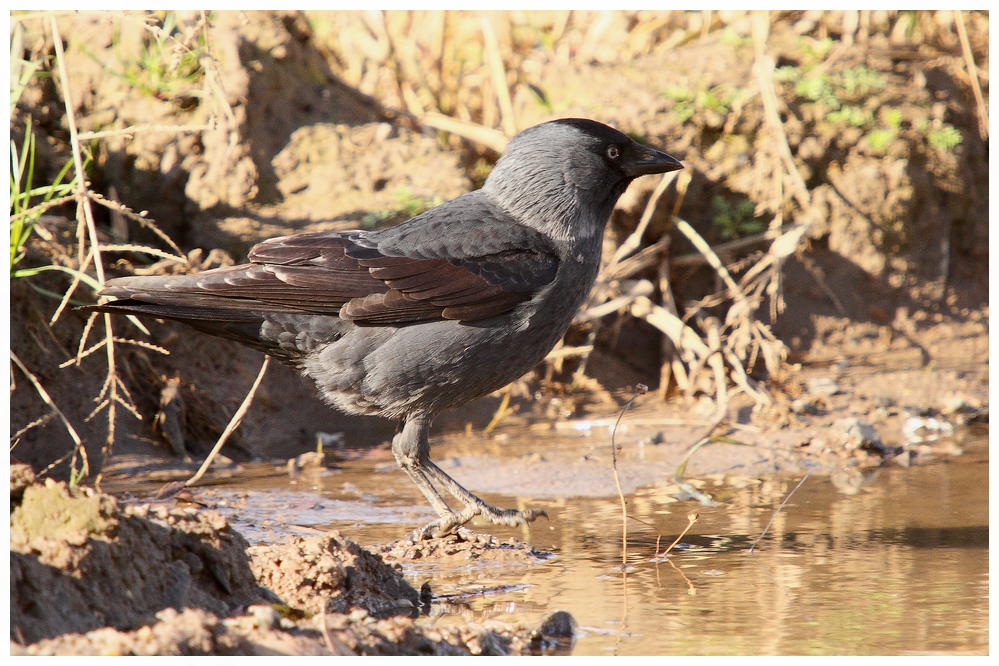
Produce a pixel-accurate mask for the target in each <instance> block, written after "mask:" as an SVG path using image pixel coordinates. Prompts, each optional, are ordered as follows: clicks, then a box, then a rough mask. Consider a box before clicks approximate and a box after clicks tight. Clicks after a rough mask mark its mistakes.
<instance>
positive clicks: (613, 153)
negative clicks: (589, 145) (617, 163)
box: [607, 144, 621, 160]
mask: <svg viewBox="0 0 999 666" xmlns="http://www.w3.org/2000/svg"><path fill="white" fill-rule="evenodd" d="M619 157H621V149H620V148H618V147H617V146H615V145H613V144H611V145H609V146H607V159H609V160H616V159H617V158H619Z"/></svg>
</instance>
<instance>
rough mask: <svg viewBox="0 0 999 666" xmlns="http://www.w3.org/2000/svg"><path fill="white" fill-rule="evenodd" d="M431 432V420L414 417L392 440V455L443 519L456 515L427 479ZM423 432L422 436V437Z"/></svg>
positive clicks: (407, 421) (407, 420)
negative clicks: (426, 468)
mask: <svg viewBox="0 0 999 666" xmlns="http://www.w3.org/2000/svg"><path fill="white" fill-rule="evenodd" d="M429 430H430V423H429V419H426V418H425V417H412V418H408V419H406V423H405V425H403V428H402V430H401V431H400V432H399V433H397V434H396V436H395V437H393V438H392V455H394V456H395V461H396V463H398V465H399V467H401V468H402V469H403V471H405V472H406V474H408V475H409V478H411V479H412V480H413V483H415V484H416V487H417V488H419V489H420V492H422V493H423V496H424V497H426V498H427V501H428V502H430V506H432V507H434V511H436V512H437V515H438V516H440V517H441V518H444V517H445V516H452V515H454V511H452V510H451V507H449V506H448V505H447V502H445V501H444V498H443V497H441V494H440V493H439V492H437V489H436V488H434V485H433V484H432V483H431V482H430V479H428V478H427V474H426V472H425V471H424V469H423V464H422V461H428V462H429V460H430V440H429V437H428V435H427V433H428V432H429ZM421 431H422V436H421Z"/></svg>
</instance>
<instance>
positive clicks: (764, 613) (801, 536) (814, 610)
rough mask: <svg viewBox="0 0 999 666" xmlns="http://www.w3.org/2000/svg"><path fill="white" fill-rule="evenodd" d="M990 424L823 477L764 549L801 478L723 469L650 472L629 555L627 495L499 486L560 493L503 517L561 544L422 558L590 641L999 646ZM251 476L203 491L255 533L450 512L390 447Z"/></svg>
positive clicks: (479, 604)
mask: <svg viewBox="0 0 999 666" xmlns="http://www.w3.org/2000/svg"><path fill="white" fill-rule="evenodd" d="M979 435H980V436H979V437H977V438H975V439H972V440H968V441H965V442H964V443H963V446H964V450H965V453H964V455H962V456H959V457H957V458H952V459H949V460H948V461H947V462H938V463H932V464H926V465H923V466H918V467H912V468H908V469H904V468H901V467H894V466H893V467H886V468H884V469H883V470H881V472H880V474H878V475H877V477H876V478H874V479H872V480H871V482H870V483H869V484H868V485H866V486H865V487H864V488H862V489H861V490H860V492H859V493H857V494H855V495H844V494H841V493H839V492H837V491H836V490H835V488H834V487H833V485H832V484H831V483H830V481H829V479H828V478H827V477H820V476H818V475H816V476H814V477H810V478H808V479H807V480H806V481H805V482H804V484H802V486H801V487H800V488H799V489H798V490H797V491H796V492H795V494H794V495H793V497H792V498H791V499H790V501H789V502H788V503H787V504H786V506H784V508H783V509H782V510H781V511H780V512H779V513H777V514H776V517H775V518H774V520H773V524H772V525H771V526H770V528H769V531H768V532H767V534H766V536H765V538H763V539H762V540H761V541H760V542H759V544H758V545H757V547H756V549H755V551H754V552H749V546H750V545H751V544H752V543H753V542H754V541H756V540H757V538H758V537H759V536H760V534H761V533H762V532H763V530H764V528H765V526H766V525H767V522H768V521H770V520H771V518H772V517H774V512H775V509H776V508H777V507H778V506H779V505H780V503H781V501H783V499H784V497H785V496H786V495H787V493H788V492H789V491H790V490H791V489H792V488H793V487H794V486H795V485H796V484H797V482H798V479H795V478H784V479H766V480H762V481H749V482H748V485H745V486H744V487H742V488H739V489H733V488H731V487H728V486H724V487H723V486H717V487H713V486H712V485H711V483H708V484H707V485H706V486H705V487H704V490H706V491H707V492H709V493H710V494H712V495H713V496H714V497H715V498H716V499H717V500H718V505H717V506H714V507H705V506H702V505H700V504H698V503H696V502H693V501H686V502H674V501H672V499H671V498H670V496H669V494H668V489H667V488H665V487H657V486H656V485H644V486H639V487H638V488H637V489H636V490H634V492H631V493H630V494H629V495H628V497H627V501H628V513H629V515H630V516H633V517H635V518H638V519H640V520H641V521H644V522H645V523H647V524H642V523H640V522H638V521H636V520H629V523H628V552H627V556H628V567H627V570H626V571H624V572H623V571H622V569H621V557H622V552H621V550H622V546H621V543H622V541H621V507H620V504H619V501H618V499H617V498H616V497H614V496H610V497H580V496H572V497H550V496H549V497H541V498H540V499H539V498H538V497H532V498H530V499H529V500H528V499H518V498H515V497H510V496H504V495H498V494H490V493H483V494H482V496H483V498H484V499H486V500H487V501H489V502H492V503H495V504H497V505H501V506H522V507H523V506H537V507H541V508H544V509H546V510H547V511H548V514H549V516H550V517H551V520H550V521H549V522H545V520H544V519H543V518H542V519H539V521H538V522H537V523H535V524H534V525H533V526H532V527H531V529H530V531H529V532H528V531H526V530H518V529H489V531H490V532H491V533H493V534H495V535H496V536H499V537H504V536H507V537H509V536H514V537H517V538H520V539H522V540H525V541H529V542H530V543H532V544H533V545H534V546H535V547H537V548H539V549H541V550H547V551H550V552H552V553H554V554H555V557H554V558H552V559H551V560H549V561H547V562H544V563H540V564H539V563H533V564H513V565H510V564H503V565H499V564H492V565H490V564H488V563H487V564H475V565H469V566H468V567H463V568H457V569H455V568H453V567H443V566H442V565H440V564H439V563H438V564H435V563H433V562H422V563H418V564H414V565H413V566H409V567H407V575H408V576H409V578H410V580H411V582H412V583H413V585H414V586H415V587H417V588H419V587H420V586H421V585H422V584H423V582H425V581H430V583H431V586H432V588H433V591H434V593H435V595H437V596H438V597H439V598H441V599H443V600H445V601H442V603H440V604H437V605H436V606H435V612H434V614H435V615H437V618H436V619H435V621H436V622H440V623H448V622H451V621H454V620H455V619H456V618H458V617H478V618H497V619H505V620H511V621H519V622H521V623H523V624H527V625H529V626H530V625H536V624H540V623H541V621H542V620H543V619H544V618H545V617H546V616H547V615H549V614H550V613H551V612H553V611H556V610H566V611H569V612H570V613H571V614H572V615H573V617H574V618H575V619H576V621H577V622H578V623H579V625H580V627H579V629H580V631H579V637H578V639H577V641H576V644H575V647H574V649H573V654H597V655H599V654H622V655H634V654H645V655H649V654H925V653H952V654H955V653H956V654H987V653H988V598H987V594H988V547H989V540H988V444H987V433H979ZM570 443H571V442H570ZM552 445H553V447H555V448H557V443H556V442H552ZM573 445H574V446H578V442H577V443H576V444H573ZM449 446H450V445H447V446H445V447H444V448H443V449H438V448H435V451H434V456H435V458H436V459H440V460H445V461H448V460H450V461H451V462H450V469H449V471H451V472H453V473H454V475H455V476H456V477H458V478H459V479H461V478H462V469H460V468H461V467H462V465H463V464H464V463H463V460H465V459H464V458H462V457H461V455H460V454H461V449H460V446H459V447H457V448H455V447H450V448H449ZM376 455H378V454H376ZM381 455H384V454H381ZM546 455H547V454H546ZM449 456H453V458H452V457H449ZM496 464H497V465H501V464H504V463H502V461H499V460H497V462H496ZM238 483H239V485H235V484H230V485H217V486H212V487H208V488H203V489H199V492H200V494H201V495H203V496H204V498H205V499H207V500H210V501H214V502H217V503H218V508H219V509H220V510H223V511H224V512H226V513H227V514H228V515H229V517H230V519H231V520H232V522H233V523H234V526H235V527H236V528H237V529H238V530H240V532H242V533H243V534H244V535H245V536H246V537H247V538H248V539H249V540H250V541H251V542H259V541H271V540H275V539H279V538H281V537H282V536H283V535H285V534H288V533H294V532H297V533H302V534H308V533H317V532H318V531H322V530H326V529H330V528H336V529H340V530H342V531H343V532H344V534H345V535H347V536H348V537H350V538H352V539H354V540H356V541H358V542H360V543H362V544H365V545H374V544H381V543H386V542H388V541H392V540H394V539H397V538H399V537H401V536H402V535H404V534H405V533H406V532H408V531H409V530H410V529H412V528H414V527H416V526H418V525H420V524H422V523H423V522H425V521H429V520H430V519H432V518H433V517H434V516H433V514H432V512H431V511H430V509H429V508H428V507H427V506H425V503H424V502H423V500H422V498H421V497H420V496H419V494H418V491H417V490H416V489H415V487H414V486H412V484H411V483H410V482H409V481H408V479H406V478H405V476H404V475H403V474H402V473H401V472H399V471H397V470H396V469H395V467H394V462H392V461H391V459H390V457H386V458H383V459H371V458H368V459H364V460H357V461H353V462H350V463H345V464H344V466H343V467H341V468H340V469H336V470H317V471H314V472H307V471H306V472H301V473H298V474H296V475H289V474H288V472H287V471H286V470H285V469H283V468H277V467H274V466H271V465H266V464H258V465H253V466H248V468H247V470H246V473H245V474H241V475H240V477H239V482H238ZM690 513H696V514H698V517H697V521H696V523H695V524H694V526H693V527H692V528H691V529H690V531H688V532H687V533H686V535H684V536H683V538H682V539H681V540H680V543H679V544H678V545H677V547H676V548H674V549H673V551H672V552H671V553H670V555H669V556H668V557H667V558H665V559H663V558H660V561H656V559H655V557H654V555H655V553H656V541H657V537H659V540H660V544H659V549H660V552H662V550H664V549H665V548H666V546H667V545H669V544H670V543H671V542H672V541H673V540H674V539H676V537H677V536H678V535H679V534H680V532H681V531H682V530H683V528H684V527H685V526H686V525H687V523H688V519H687V515H688V514H690Z"/></svg>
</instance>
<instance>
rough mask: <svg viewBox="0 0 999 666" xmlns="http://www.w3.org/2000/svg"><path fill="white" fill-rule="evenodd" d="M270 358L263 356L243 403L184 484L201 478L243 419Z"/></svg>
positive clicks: (193, 482)
mask: <svg viewBox="0 0 999 666" xmlns="http://www.w3.org/2000/svg"><path fill="white" fill-rule="evenodd" d="M270 360H271V357H270V356H265V357H264V362H263V363H262V364H261V365H260V372H258V373H257V378H256V379H255V380H253V386H251V387H250V392H249V393H247V394H246V397H245V398H243V404H241V405H240V406H239V409H237V410H236V413H235V414H233V415H232V419H231V420H230V421H229V425H227V426H226V427H225V430H224V431H223V432H222V435H221V436H220V437H219V441H217V442H215V447H214V448H213V449H212V451H211V453H209V454H208V457H207V458H205V462H203V463H201V468H200V469H198V471H197V473H196V474H195V475H194V476H192V477H191V478H190V479H188V480H187V481H185V482H184V485H185V486H193V485H194V484H195V483H197V482H198V480H199V479H201V477H202V476H204V475H205V472H207V471H208V466H209V465H211V464H212V461H213V460H214V459H215V456H216V455H218V452H219V451H220V450H221V449H222V445H223V444H225V443H226V440H228V439H229V435H231V434H232V433H233V431H234V430H235V429H236V428H238V427H239V424H240V423H241V422H242V421H243V416H244V415H245V414H246V410H248V409H249V408H250V403H252V402H253V396H254V395H255V394H256V392H257V387H258V386H260V381H261V380H262V379H263V378H264V373H265V372H267V365H268V364H269V363H270Z"/></svg>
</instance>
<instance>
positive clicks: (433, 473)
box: [424, 459, 548, 534]
mask: <svg viewBox="0 0 999 666" xmlns="http://www.w3.org/2000/svg"><path fill="white" fill-rule="evenodd" d="M424 464H425V466H426V474H427V476H429V477H431V478H432V479H433V481H436V482H437V483H438V484H439V485H440V486H441V487H442V488H444V490H446V491H448V492H449V493H451V495H453V496H454V498H455V499H457V500H458V501H459V502H461V503H462V504H464V505H465V508H464V509H463V510H462V511H460V512H458V513H454V514H452V515H451V516H450V517H443V516H442V517H441V519H440V520H438V521H436V522H437V523H438V529H439V530H440V531H441V533H442V534H443V533H447V532H449V531H450V530H452V529H454V528H455V527H458V526H461V525H464V524H465V523H467V522H468V521H470V520H471V519H472V518H474V517H475V516H482V517H483V518H485V519H486V520H488V521H489V522H491V523H494V524H496V525H526V524H527V523H529V522H532V521H534V520H535V519H536V518H537V517H538V516H544V517H545V518H547V517H548V514H547V513H545V512H544V511H543V510H542V509H527V510H525V511H518V510H517V509H500V508H497V507H494V506H492V505H490V504H486V503H485V502H483V501H482V500H481V499H479V498H478V497H476V496H475V495H474V494H473V493H472V492H471V491H469V490H468V489H466V488H465V487H464V486H462V485H461V484H460V483H458V482H457V481H455V480H454V479H453V478H451V476H450V475H448V473H447V472H445V471H444V470H442V469H441V468H440V467H438V466H437V465H435V464H434V463H433V462H432V461H431V460H429V459H428V460H427V461H426V463H424Z"/></svg>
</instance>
